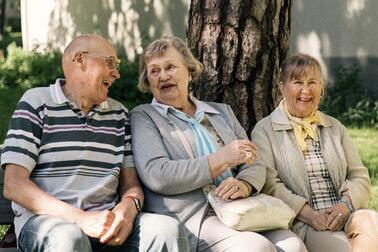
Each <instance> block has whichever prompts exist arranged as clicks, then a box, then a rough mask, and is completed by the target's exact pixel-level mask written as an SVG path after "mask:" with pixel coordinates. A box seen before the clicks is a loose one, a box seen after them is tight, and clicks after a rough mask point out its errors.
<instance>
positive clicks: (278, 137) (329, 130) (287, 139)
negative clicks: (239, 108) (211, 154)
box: [251, 102, 371, 238]
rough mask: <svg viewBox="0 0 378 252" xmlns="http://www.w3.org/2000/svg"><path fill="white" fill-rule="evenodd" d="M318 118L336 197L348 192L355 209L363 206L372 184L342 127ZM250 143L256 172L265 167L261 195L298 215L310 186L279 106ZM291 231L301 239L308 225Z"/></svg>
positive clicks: (258, 127)
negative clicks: (255, 148) (282, 203)
mask: <svg viewBox="0 0 378 252" xmlns="http://www.w3.org/2000/svg"><path fill="white" fill-rule="evenodd" d="M319 114H320V125H319V127H318V130H317V133H318V136H319V140H320V144H321V149H322V153H323V157H324V161H325V162H326V164H327V167H328V170H329V173H330V175H331V178H332V182H333V184H334V186H335V188H336V190H338V193H339V196H340V195H341V194H342V193H344V192H347V193H348V195H349V196H350V197H351V199H352V204H353V207H354V208H355V209H359V208H363V207H365V206H366V204H367V202H368V200H369V197H370V193H371V191H370V190H371V188H370V187H371V183H370V179H369V174H368V170H367V169H366V168H365V167H364V166H363V164H362V162H361V159H360V156H359V154H358V152H357V150H356V148H355V147H354V145H353V143H352V142H351V139H350V137H349V135H348V133H347V131H346V129H345V127H344V126H343V125H342V124H341V123H340V122H339V121H338V120H336V119H335V118H333V117H331V116H328V115H326V114H324V113H321V112H319ZM251 138H252V141H253V142H254V143H255V144H256V145H257V146H258V160H257V161H256V163H255V164H254V167H255V168H261V166H263V167H265V168H266V170H267V179H266V183H265V185H264V188H263V192H264V193H266V194H270V195H273V196H275V197H277V198H280V199H282V200H283V201H285V202H286V203H287V204H288V205H289V206H290V207H291V208H292V209H294V211H295V212H296V213H297V214H298V213H299V212H300V210H301V209H302V207H303V206H304V204H305V203H306V202H309V201H310V195H311V194H310V186H309V182H308V177H307V171H306V167H305V163H304V159H303V155H302V152H301V150H300V148H299V145H298V143H297V141H296V139H295V136H294V132H293V127H292V126H291V124H290V122H289V119H288V118H287V116H286V114H285V112H284V110H283V105H282V102H281V104H280V105H279V106H278V107H277V108H276V109H275V110H274V111H273V112H272V113H271V114H270V115H269V116H267V117H265V118H264V119H262V120H260V121H259V122H258V123H257V124H256V126H255V128H254V130H253V132H252V136H251ZM292 230H293V231H294V232H296V233H297V234H298V235H299V236H300V237H302V238H304V236H305V234H306V232H307V225H305V224H304V223H302V222H300V221H295V222H294V225H293V227H292Z"/></svg>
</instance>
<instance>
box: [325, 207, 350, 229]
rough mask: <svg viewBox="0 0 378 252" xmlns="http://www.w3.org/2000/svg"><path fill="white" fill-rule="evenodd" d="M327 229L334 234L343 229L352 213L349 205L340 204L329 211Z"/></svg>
mask: <svg viewBox="0 0 378 252" xmlns="http://www.w3.org/2000/svg"><path fill="white" fill-rule="evenodd" d="M327 214H328V218H327V228H328V229H329V230H330V231H332V232H334V231H340V230H341V229H343V227H344V225H345V223H346V222H347V220H348V219H349V215H350V211H349V208H348V207H347V205H345V204H344V203H339V204H336V205H334V206H333V207H332V208H330V209H327Z"/></svg>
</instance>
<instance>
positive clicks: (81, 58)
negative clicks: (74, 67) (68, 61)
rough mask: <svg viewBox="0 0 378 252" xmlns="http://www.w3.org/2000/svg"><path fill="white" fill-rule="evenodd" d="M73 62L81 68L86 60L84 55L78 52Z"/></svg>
mask: <svg viewBox="0 0 378 252" xmlns="http://www.w3.org/2000/svg"><path fill="white" fill-rule="evenodd" d="M72 62H74V63H75V62H76V63H77V64H80V65H81V66H84V65H85V59H84V53H82V52H77V53H75V55H74V56H73V58H72Z"/></svg>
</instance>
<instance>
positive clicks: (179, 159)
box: [130, 102, 266, 250]
mask: <svg viewBox="0 0 378 252" xmlns="http://www.w3.org/2000/svg"><path fill="white" fill-rule="evenodd" d="M202 104H204V105H205V106H210V107H211V108H212V109H213V110H214V109H215V111H217V112H218V113H205V116H206V117H207V118H208V120H209V121H210V123H211V124H212V126H213V127H214V129H215V130H216V132H217V133H218V134H219V136H220V137H221V138H222V140H223V141H224V143H225V144H228V143H230V142H232V141H233V140H236V139H248V137H247V135H246V133H245V131H244V129H243V128H242V127H241V125H240V124H239V122H238V121H237V119H236V117H235V115H234V113H233V112H232V110H231V108H230V107H229V106H228V105H225V104H220V103H213V102H202ZM130 120H131V130H132V148H133V154H134V161H135V165H136V168H137V171H138V175H139V177H140V179H141V181H142V183H143V187H144V192H145V207H144V210H145V211H147V212H152V213H158V214H164V215H169V216H172V217H174V218H176V219H178V220H179V221H180V222H182V223H183V224H184V226H185V227H186V228H187V230H188V231H189V237H190V240H191V244H192V248H193V250H195V249H196V246H197V242H198V235H199V231H200V226H201V222H202V220H203V218H204V216H205V214H206V212H207V209H208V202H207V199H206V197H205V195H204V193H203V192H202V189H201V187H202V186H205V185H208V184H211V183H212V182H213V181H212V179H211V175H210V170H209V164H208V160H207V157H198V158H196V159H190V158H189V156H188V154H187V152H186V151H185V147H184V145H183V144H182V142H181V141H180V138H179V137H178V135H177V132H176V126H178V127H179V128H180V129H182V131H183V133H184V135H185V137H186V138H187V139H188V141H189V143H190V144H191V147H192V149H193V150H195V149H196V146H195V138H194V135H193V133H192V131H191V129H190V127H189V126H188V125H187V124H186V123H185V122H182V121H181V120H179V119H177V118H176V117H175V116H172V115H171V114H169V113H168V114H167V115H162V114H160V113H159V112H158V111H157V110H156V109H155V108H154V107H153V106H152V105H150V104H145V105H140V106H138V107H136V108H135V109H134V110H133V111H132V112H131V114H130ZM236 177H237V178H239V179H243V180H246V181H248V182H249V183H250V184H251V185H252V186H253V187H254V188H255V189H256V190H257V191H260V190H261V189H262V187H263V185H264V182H265V178H266V171H265V168H264V167H260V168H257V169H252V168H251V165H240V166H238V169H237V175H236ZM214 228H216V227H214Z"/></svg>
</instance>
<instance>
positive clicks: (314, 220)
mask: <svg viewBox="0 0 378 252" xmlns="http://www.w3.org/2000/svg"><path fill="white" fill-rule="evenodd" d="M327 217H328V215H327V214H326V213H322V212H318V211H314V213H313V215H312V217H311V218H310V223H309V224H310V226H311V227H312V228H313V229H315V230H316V231H325V230H327V227H328V226H327Z"/></svg>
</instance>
